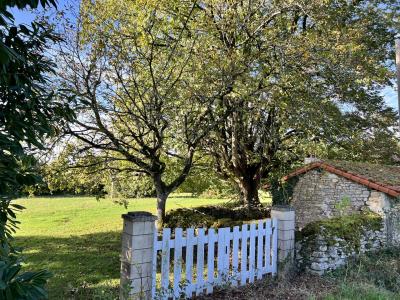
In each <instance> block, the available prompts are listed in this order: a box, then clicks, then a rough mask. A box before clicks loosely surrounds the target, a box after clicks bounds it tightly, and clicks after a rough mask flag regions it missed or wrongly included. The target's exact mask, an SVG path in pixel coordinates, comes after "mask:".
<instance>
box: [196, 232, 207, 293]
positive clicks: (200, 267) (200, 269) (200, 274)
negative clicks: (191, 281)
mask: <svg viewBox="0 0 400 300" xmlns="http://www.w3.org/2000/svg"><path fill="white" fill-rule="evenodd" d="M197 239H198V244H197V278H196V280H197V285H196V295H200V294H201V293H202V292H203V288H204V241H205V238H204V228H199V230H198V236H197Z"/></svg>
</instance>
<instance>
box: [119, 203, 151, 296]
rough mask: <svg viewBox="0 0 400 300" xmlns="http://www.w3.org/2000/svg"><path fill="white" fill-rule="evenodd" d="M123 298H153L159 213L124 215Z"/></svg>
mask: <svg viewBox="0 0 400 300" xmlns="http://www.w3.org/2000/svg"><path fill="white" fill-rule="evenodd" d="M122 218H123V220H124V227H123V232H122V254H121V284H120V299H124V300H125V299H132V300H133V299H143V300H147V299H151V283H152V268H153V267H152V266H153V250H154V235H155V234H156V225H155V221H156V220H157V217H156V216H153V215H152V214H151V213H149V212H144V211H137V212H129V213H127V214H124V215H122Z"/></svg>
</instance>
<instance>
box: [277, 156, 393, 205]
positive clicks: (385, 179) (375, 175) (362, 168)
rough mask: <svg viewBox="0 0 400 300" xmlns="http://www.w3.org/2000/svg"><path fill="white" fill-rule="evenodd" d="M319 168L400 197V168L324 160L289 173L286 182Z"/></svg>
mask: <svg viewBox="0 0 400 300" xmlns="http://www.w3.org/2000/svg"><path fill="white" fill-rule="evenodd" d="M317 168H321V169H324V170H326V171H328V172H331V173H334V174H336V175H339V176H342V177H345V178H347V179H349V180H352V181H354V182H357V183H359V184H362V185H365V186H367V187H369V188H371V189H374V190H377V191H380V192H383V193H386V194H388V195H390V196H393V197H397V196H400V167H396V166H389V165H377V164H369V163H361V162H351V161H339V160H324V161H318V162H313V163H310V164H308V165H305V166H304V167H302V168H299V169H297V170H295V171H293V172H291V173H289V174H288V175H287V176H285V177H284V180H287V179H289V178H291V177H294V176H297V175H300V174H303V173H306V172H308V171H310V170H313V169H317Z"/></svg>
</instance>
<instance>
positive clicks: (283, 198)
mask: <svg viewBox="0 0 400 300" xmlns="http://www.w3.org/2000/svg"><path fill="white" fill-rule="evenodd" d="M298 181H299V178H298V176H295V177H291V178H289V179H288V180H282V179H281V178H280V179H277V178H273V179H272V180H271V181H270V182H271V184H270V186H269V190H270V192H271V195H272V202H273V203H274V204H289V203H290V201H291V199H292V196H293V192H294V188H295V186H296V184H297V182H298Z"/></svg>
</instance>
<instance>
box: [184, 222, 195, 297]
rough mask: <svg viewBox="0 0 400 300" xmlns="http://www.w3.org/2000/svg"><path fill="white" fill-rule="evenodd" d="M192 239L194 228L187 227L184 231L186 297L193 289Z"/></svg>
mask: <svg viewBox="0 0 400 300" xmlns="http://www.w3.org/2000/svg"><path fill="white" fill-rule="evenodd" d="M193 240H194V229H193V228H188V229H187V231H186V297H188V298H190V297H191V296H192V290H193V270H192V266H193Z"/></svg>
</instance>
